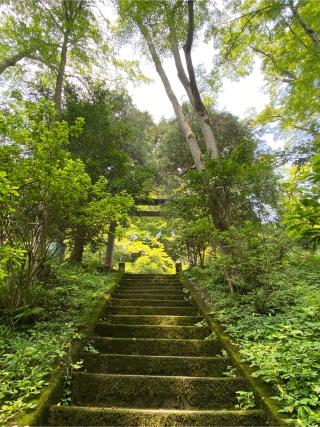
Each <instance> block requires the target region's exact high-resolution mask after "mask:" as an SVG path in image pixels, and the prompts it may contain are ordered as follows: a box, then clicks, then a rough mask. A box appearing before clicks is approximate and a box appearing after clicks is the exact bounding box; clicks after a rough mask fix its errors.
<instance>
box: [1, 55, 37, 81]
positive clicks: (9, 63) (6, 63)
mask: <svg viewBox="0 0 320 427" xmlns="http://www.w3.org/2000/svg"><path fill="white" fill-rule="evenodd" d="M31 52H32V50H31V49H30V50H25V51H24V52H19V53H16V54H15V55H11V56H9V57H8V58H6V59H4V60H3V61H0V75H1V74H3V73H4V72H5V71H6V69H7V68H9V67H14V66H15V65H17V63H18V62H19V61H21V60H22V59H23V58H26V57H28V55H29V54H30V53H31Z"/></svg>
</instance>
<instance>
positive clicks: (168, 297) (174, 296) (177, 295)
mask: <svg viewBox="0 0 320 427" xmlns="http://www.w3.org/2000/svg"><path fill="white" fill-rule="evenodd" d="M112 296H113V298H117V299H144V300H148V299H156V300H183V298H184V293H183V292H180V293H174V294H169V293H159V294H154V293H146V294H145V293H140V294H139V293H138V292H134V293H132V292H125V291H122V293H120V292H117V293H114V294H113V295H112Z"/></svg>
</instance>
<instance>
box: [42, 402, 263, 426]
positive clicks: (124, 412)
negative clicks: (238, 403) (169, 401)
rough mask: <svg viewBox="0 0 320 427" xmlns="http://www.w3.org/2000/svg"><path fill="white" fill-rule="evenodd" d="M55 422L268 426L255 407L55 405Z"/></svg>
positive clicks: (51, 423) (59, 423)
mask: <svg viewBox="0 0 320 427" xmlns="http://www.w3.org/2000/svg"><path fill="white" fill-rule="evenodd" d="M50 425H52V426H123V427H127V426H132V427H142V426H144V427H146V426H149V427H155V426H158V427H160V426H161V427H186V426H189V427H190V426H193V427H195V426H198V427H200V426H203V427H204V426H212V427H226V426H228V427H230V426H244V427H247V426H251V427H255V426H266V425H268V420H267V419H266V416H265V414H264V412H263V411H261V410H259V409H254V410H211V411H210V410H200V411H199V410H198V411H195V410H184V411H181V410H176V409H174V410H173V409H170V410H166V409H156V410H155V409H132V408H88V407H79V406H53V407H52V408H51V411H50Z"/></svg>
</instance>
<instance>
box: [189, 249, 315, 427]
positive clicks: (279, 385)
mask: <svg viewBox="0 0 320 427" xmlns="http://www.w3.org/2000/svg"><path fill="white" fill-rule="evenodd" d="M319 267H320V257H319V255H313V254H310V253H308V252H301V251H300V250H299V251H295V252H290V253H289V254H288V255H287V256H286V257H285V259H284V261H283V263H282V265H281V268H278V269H276V270H275V271H273V272H272V273H271V275H270V277H269V281H268V288H267V289H263V288H262V287H261V286H260V287H257V288H253V289H252V287H250V288H249V289H248V290H247V291H246V292H242V293H237V294H235V293H233V294H232V293H231V292H230V291H229V289H228V288H227V287H226V285H225V284H224V283H223V281H222V280H221V277H218V276H219V275H217V270H219V267H217V266H215V264H214V263H212V264H211V265H210V264H209V265H208V266H207V267H206V268H205V269H200V268H194V269H192V270H191V271H190V273H189V274H190V277H191V279H192V280H194V281H195V283H197V284H198V286H200V287H204V288H205V289H206V290H207V291H208V294H209V299H210V305H211V307H212V315H213V317H214V318H215V319H217V320H218V321H219V322H220V323H221V324H222V325H223V326H224V327H225V330H226V331H227V332H228V333H229V334H230V335H231V336H232V337H233V338H234V340H235V342H236V343H237V344H238V345H239V349H240V352H241V354H242V356H243V360H245V361H246V362H248V363H249V364H250V365H251V366H253V367H254V368H255V369H256V371H255V375H256V376H258V377H260V378H262V379H263V380H265V381H266V382H268V383H270V384H271V385H272V387H273V390H274V396H275V397H274V398H275V399H276V400H277V401H278V402H279V404H280V406H281V408H282V411H283V412H284V413H285V417H288V418H291V419H294V420H295V422H296V423H297V424H298V425H304V426H306V425H308V426H316V425H319V422H320V370H319V367H320V342H319V333H320V278H319Z"/></svg>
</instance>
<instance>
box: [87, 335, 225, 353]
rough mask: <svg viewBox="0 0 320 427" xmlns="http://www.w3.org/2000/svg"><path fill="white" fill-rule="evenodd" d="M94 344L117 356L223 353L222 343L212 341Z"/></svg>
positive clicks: (110, 340) (100, 341) (112, 340)
mask: <svg viewBox="0 0 320 427" xmlns="http://www.w3.org/2000/svg"><path fill="white" fill-rule="evenodd" d="M92 342H93V345H94V347H95V348H96V349H98V350H99V351H100V352H104V353H117V354H146V355H163V356H165V355H168V356H214V355H217V354H218V353H220V351H221V344H220V342H219V341H212V340H208V341H204V340H166V339H152V338H137V339H136V338H105V337H92Z"/></svg>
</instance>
